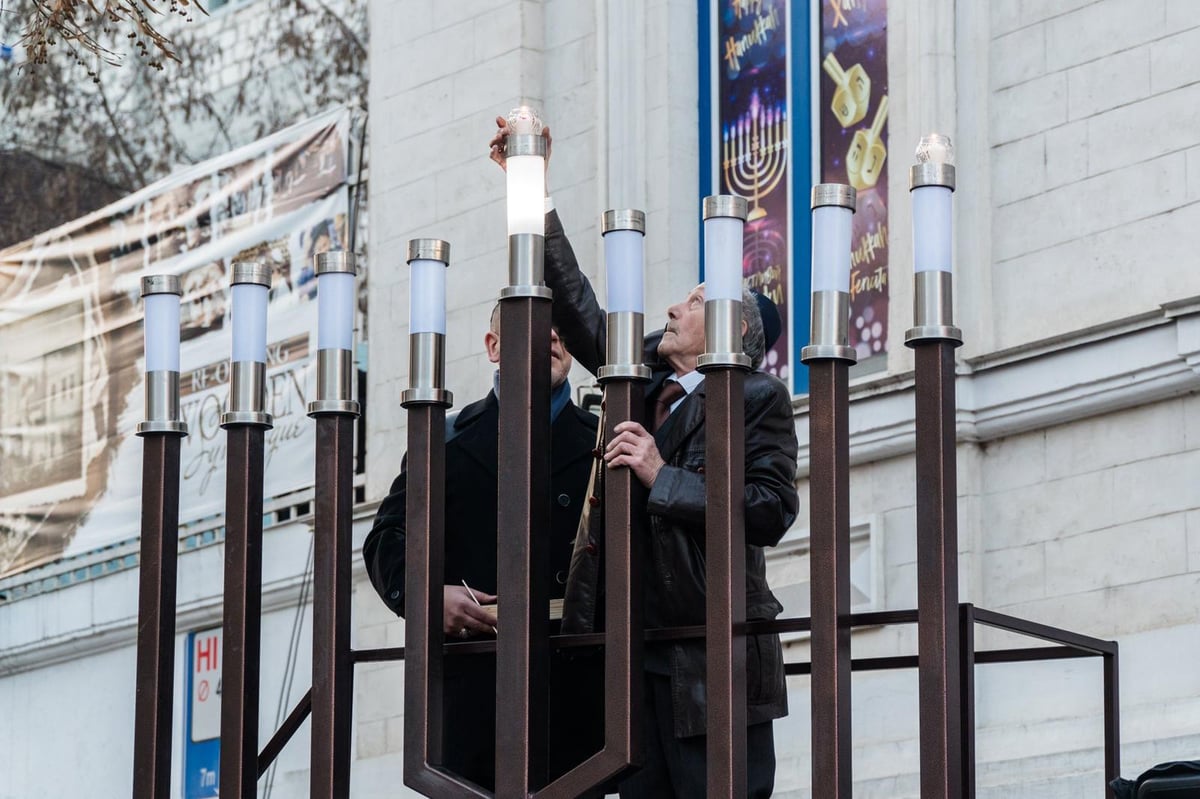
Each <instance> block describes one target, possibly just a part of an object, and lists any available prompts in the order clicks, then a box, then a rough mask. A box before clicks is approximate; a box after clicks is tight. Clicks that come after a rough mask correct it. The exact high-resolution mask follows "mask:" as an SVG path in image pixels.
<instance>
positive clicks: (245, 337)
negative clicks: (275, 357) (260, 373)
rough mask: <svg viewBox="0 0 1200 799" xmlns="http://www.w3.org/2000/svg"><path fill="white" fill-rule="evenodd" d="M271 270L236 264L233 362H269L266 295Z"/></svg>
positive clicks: (251, 263) (248, 264)
mask: <svg viewBox="0 0 1200 799" xmlns="http://www.w3.org/2000/svg"><path fill="white" fill-rule="evenodd" d="M270 287H271V270H270V269H269V268H268V267H267V266H266V265H265V264H261V263H257V262H253V261H248V262H241V263H235V264H234V265H233V279H232V280H231V281H230V293H231V294H232V295H233V297H232V309H231V311H230V313H231V316H232V317H233V361H234V362H235V363H238V362H245V361H255V362H257V363H264V364H265V363H266V362H267V292H268V291H269V290H270Z"/></svg>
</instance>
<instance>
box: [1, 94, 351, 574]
mask: <svg viewBox="0 0 1200 799" xmlns="http://www.w3.org/2000/svg"><path fill="white" fill-rule="evenodd" d="M348 127H349V115H348V113H347V112H346V111H344V110H339V111H336V112H331V113H328V114H325V115H323V116H321V117H318V118H316V119H313V120H310V121H308V122H305V123H302V124H300V125H297V126H294V127H292V128H289V129H287V130H284V131H281V132H279V133H277V134H275V135H273V136H271V137H269V138H267V139H263V140H261V141H259V142H255V143H254V144H251V145H248V146H246V147H243V148H241V149H239V150H236V151H234V152H231V153H229V154H227V155H224V156H221V157H220V158H217V159H213V160H211V161H208V162H205V163H202V164H198V165H196V166H193V167H189V168H187V169H185V170H182V171H180V172H178V173H177V174H174V175H172V176H170V177H168V178H166V179H164V180H161V181H159V182H157V183H155V184H153V185H151V186H148V187H146V188H145V189H142V190H141V191H139V192H137V193H135V194H132V195H130V196H129V197H126V198H124V199H123V200H120V201H118V202H116V203H114V204H112V205H110V206H107V207H105V208H102V209H100V210H99V211H96V212H94V213H92V214H89V215H88V216H86V217H83V218H82V219H78V220H75V221H74V222H70V223H68V224H66V225H63V226H61V227H59V228H56V229H54V230H51V231H48V232H46V233H43V234H41V235H39V236H37V237H35V238H33V239H31V240H29V241H26V242H23V243H21V244H18V245H15V246H13V247H10V248H8V249H6V250H3V251H0V342H3V346H2V347H0V574H3V573H8V572H13V571H17V570H20V569H24V568H28V567H30V566H34V565H37V564H39V563H42V562H46V561H50V560H54V559H56V558H59V557H62V556H63V555H68V554H75V553H79V552H87V551H90V550H92V549H95V548H98V547H101V546H105V545H108V544H112V543H115V542H118V541H122V540H126V539H130V538H136V537H137V536H138V533H139V531H140V511H141V507H140V494H141V442H140V441H139V440H138V439H137V438H136V436H135V435H134V429H135V426H136V425H137V423H138V422H140V421H142V420H143V419H144V417H145V411H144V407H143V403H144V397H143V393H144V377H143V373H144V368H145V367H144V363H143V341H142V305H141V300H140V296H139V294H140V279H141V277H142V276H143V275H146V274H168V273H169V274H175V275H178V276H179V277H180V281H181V284H182V287H183V298H182V308H181V314H180V316H181V325H182V329H181V335H180V338H181V341H182V345H181V352H180V364H181V380H180V383H181V388H180V394H181V398H180V405H181V410H182V412H183V417H184V420H185V421H186V422H187V424H188V431H189V434H190V435H189V436H188V437H187V438H185V439H184V440H183V444H182V454H181V469H180V471H181V482H182V485H181V495H180V512H179V516H180V521H181V523H184V524H186V523H187V522H189V521H194V520H197V519H201V518H204V517H209V516H215V515H218V514H220V513H221V512H222V511H223V500H224V465H225V438H224V432H223V431H222V430H221V429H220V424H219V420H220V415H221V413H222V412H223V411H224V409H225V404H226V400H227V397H228V393H229V374H228V360H229V353H230V333H229V327H230V326H229V324H228V315H229V294H228V288H227V287H228V276H229V273H230V268H231V264H232V263H234V262H235V261H241V260H257V261H261V262H264V263H266V264H268V265H269V266H270V267H271V270H272V273H273V274H272V283H271V288H270V294H269V296H270V305H269V308H270V310H269V316H268V325H267V332H268V341H269V344H268V363H267V389H268V391H267V394H268V396H267V410H268V412H270V413H271V414H273V415H274V418H275V421H274V428H273V429H272V430H269V431H268V432H267V436H266V458H267V469H266V495H267V496H268V497H270V496H278V495H281V494H286V493H288V492H291V491H295V490H298V489H302V488H305V487H308V486H311V484H312V480H313V470H312V452H313V446H314V439H315V431H314V429H313V425H312V424H311V421H310V420H309V419H308V418H307V417H306V413H305V411H306V404H307V400H308V398H309V397H311V396H312V394H313V391H314V388H315V380H316V378H315V358H314V357H313V353H314V351H315V346H314V345H315V340H314V337H315V334H316V319H317V308H316V302H315V299H316V280H315V274H314V272H313V256H314V255H315V254H316V253H318V252H323V251H325V250H329V249H340V248H344V247H346V246H347V232H348V231H347V208H348V206H347V191H346V186H347V151H348V148H347V132H348Z"/></svg>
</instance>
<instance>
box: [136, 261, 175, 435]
mask: <svg viewBox="0 0 1200 799" xmlns="http://www.w3.org/2000/svg"><path fill="white" fill-rule="evenodd" d="M182 294H183V291H182V289H181V288H180V285H179V277H178V276H177V275H147V276H145V277H143V278H142V298H143V300H144V302H145V322H144V325H143V334H144V336H145V353H146V418H145V421H142V422H139V423H138V425H137V434H138V435H139V436H144V435H146V434H148V433H167V434H171V435H187V425H186V424H185V423H184V422H183V419H182V416H181V414H180V412H179V302H180V297H181V296H182Z"/></svg>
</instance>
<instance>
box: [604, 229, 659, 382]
mask: <svg viewBox="0 0 1200 799" xmlns="http://www.w3.org/2000/svg"><path fill="white" fill-rule="evenodd" d="M600 233H601V234H602V235H603V236H604V268H605V281H606V285H607V291H608V297H607V299H608V302H607V303H606V304H607V306H608V338H607V352H606V354H605V355H606V360H607V363H605V364H604V365H603V366H601V367H600V371H599V373H598V374H597V375H596V376H597V377H598V378H599V379H600V382H602V383H604V382H607V381H608V380H612V379H615V378H624V379H632V380H649V379H650V370H649V369H648V368H647V367H646V366H645V365H644V364H643V363H642V347H643V344H644V342H643V338H642V334H643V332H644V329H645V315H644V312H645V301H644V295H643V288H642V282H643V279H642V278H643V274H644V272H645V260H646V252H645V249H646V244H645V239H646V215H645V214H644V213H643V212H641V211H637V210H632V209H630V210H612V211H605V212H604V215H603V216H602V217H601V219H600Z"/></svg>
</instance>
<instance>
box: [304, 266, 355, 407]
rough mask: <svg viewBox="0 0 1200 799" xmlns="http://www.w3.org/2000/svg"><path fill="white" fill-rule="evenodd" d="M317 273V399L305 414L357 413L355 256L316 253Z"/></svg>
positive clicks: (311, 403)
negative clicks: (354, 398)
mask: <svg viewBox="0 0 1200 799" xmlns="http://www.w3.org/2000/svg"><path fill="white" fill-rule="evenodd" d="M314 261H315V262H316V273H317V396H316V399H315V400H314V401H312V402H310V403H309V404H308V415H309V416H318V415H322V414H347V415H351V416H354V415H357V414H358V403H357V402H355V401H354V400H352V399H351V397H352V395H353V393H354V352H353V350H354V309H355V307H356V306H357V302H356V299H355V293H356V292H355V289H356V286H355V281H354V278H355V274H356V273H357V271H358V265H357V261H356V259H355V256H354V253H352V252H345V251H342V250H331V251H329V252H323V253H318V254H317V255H316V256H315V258H314Z"/></svg>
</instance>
